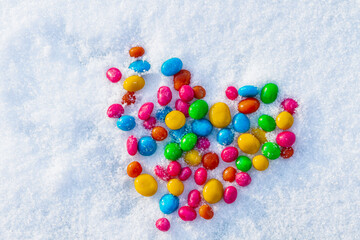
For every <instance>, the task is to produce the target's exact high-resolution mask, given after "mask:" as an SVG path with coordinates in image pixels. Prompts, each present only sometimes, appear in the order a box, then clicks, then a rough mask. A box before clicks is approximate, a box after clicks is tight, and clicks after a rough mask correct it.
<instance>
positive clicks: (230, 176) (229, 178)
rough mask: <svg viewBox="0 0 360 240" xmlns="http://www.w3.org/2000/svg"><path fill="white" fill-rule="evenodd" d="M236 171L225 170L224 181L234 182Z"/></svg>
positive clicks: (229, 168)
mask: <svg viewBox="0 0 360 240" xmlns="http://www.w3.org/2000/svg"><path fill="white" fill-rule="evenodd" d="M235 175H236V170H235V168H233V167H227V168H225V170H224V172H223V179H224V181H228V182H233V181H234V180H235Z"/></svg>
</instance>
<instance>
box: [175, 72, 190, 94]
mask: <svg viewBox="0 0 360 240" xmlns="http://www.w3.org/2000/svg"><path fill="white" fill-rule="evenodd" d="M190 79H191V73H190V72H189V71H188V70H185V69H182V70H180V72H178V73H177V74H175V75H174V88H175V90H176V91H179V89H180V88H181V87H182V86H183V85H189V84H190Z"/></svg>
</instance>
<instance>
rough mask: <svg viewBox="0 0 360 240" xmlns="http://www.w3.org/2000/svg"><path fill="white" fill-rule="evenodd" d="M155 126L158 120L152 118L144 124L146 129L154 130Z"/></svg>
mask: <svg viewBox="0 0 360 240" xmlns="http://www.w3.org/2000/svg"><path fill="white" fill-rule="evenodd" d="M155 124H156V118H154V117H150V118H149V119H147V120H145V121H144V122H143V126H144V128H145V129H152V128H153V127H155Z"/></svg>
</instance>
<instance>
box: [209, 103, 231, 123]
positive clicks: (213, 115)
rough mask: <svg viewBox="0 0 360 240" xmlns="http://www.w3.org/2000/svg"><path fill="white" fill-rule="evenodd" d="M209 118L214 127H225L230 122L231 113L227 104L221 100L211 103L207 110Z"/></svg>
mask: <svg viewBox="0 0 360 240" xmlns="http://www.w3.org/2000/svg"><path fill="white" fill-rule="evenodd" d="M209 120H210V122H211V124H212V125H213V126H214V127H217V128H225V127H227V126H228V125H229V124H230V122H231V114H230V109H229V107H228V105H226V104H225V103H223V102H218V103H215V104H214V105H212V107H211V108H210V111H209Z"/></svg>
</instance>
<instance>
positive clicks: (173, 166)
mask: <svg viewBox="0 0 360 240" xmlns="http://www.w3.org/2000/svg"><path fill="white" fill-rule="evenodd" d="M180 172H181V165H180V163H178V162H177V161H172V162H170V163H169V165H168V166H167V173H168V174H169V175H170V176H172V177H176V176H177V175H179V173H180Z"/></svg>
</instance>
